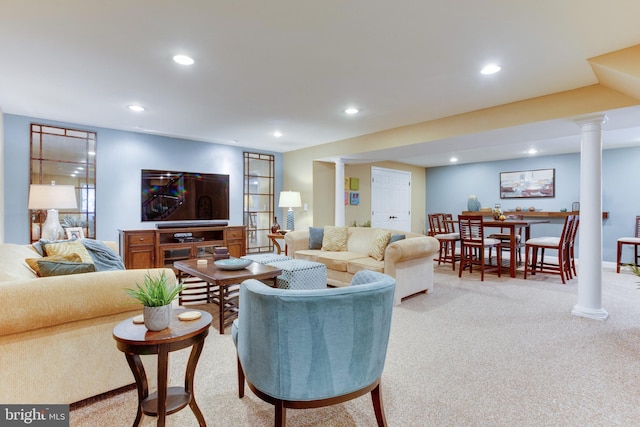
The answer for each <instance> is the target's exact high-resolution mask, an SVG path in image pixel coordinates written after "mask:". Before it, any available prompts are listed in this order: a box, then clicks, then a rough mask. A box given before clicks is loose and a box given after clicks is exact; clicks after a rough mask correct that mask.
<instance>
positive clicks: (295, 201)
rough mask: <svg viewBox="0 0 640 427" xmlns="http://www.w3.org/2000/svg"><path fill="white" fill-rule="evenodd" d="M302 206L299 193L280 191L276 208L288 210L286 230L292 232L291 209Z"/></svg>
mask: <svg viewBox="0 0 640 427" xmlns="http://www.w3.org/2000/svg"><path fill="white" fill-rule="evenodd" d="M300 206H302V202H301V201H300V193H299V192H298V191H281V192H280V201H279V203H278V207H280V208H289V210H287V230H293V229H294V228H293V227H294V226H293V208H299V207H300Z"/></svg>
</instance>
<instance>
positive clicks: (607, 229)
mask: <svg viewBox="0 0 640 427" xmlns="http://www.w3.org/2000/svg"><path fill="white" fill-rule="evenodd" d="M551 168H554V169H555V170H556V195H555V197H554V198H542V199H500V192H499V181H500V178H499V177H500V172H510V171H519V170H530V169H551ZM426 179H427V184H426V191H427V197H426V203H427V206H426V210H427V213H431V212H452V213H453V214H454V216H455V215H457V214H459V213H460V212H461V211H463V210H467V199H468V198H469V195H471V194H475V195H476V196H477V197H478V200H480V202H481V204H482V206H487V207H493V206H494V204H496V203H500V204H501V207H502V209H503V210H508V209H515V208H516V206H521V207H522V208H523V209H526V208H528V207H529V206H535V207H536V208H537V209H542V210H545V211H559V210H560V209H561V208H567V209H568V210H571V203H572V202H576V201H579V200H580V155H579V154H565V155H561V156H545V157H531V158H525V159H515V160H504V161H497V162H485V163H472V164H464V165H454V166H443V167H437V168H428V169H427V174H426ZM637 182H640V148H638V147H633V148H621V149H613V150H605V151H603V155H602V189H603V190H602V192H603V196H602V209H603V211H605V212H606V211H608V212H609V218H608V219H606V220H603V236H602V237H603V248H602V254H603V260H604V261H610V262H615V261H616V249H617V246H616V240H617V239H618V238H619V237H622V236H633V233H634V231H635V228H634V227H635V225H634V224H635V216H636V215H640V202H639V201H638V200H636V199H635V197H634V196H633V195H634V192H635V191H634V188H633V183H637ZM561 227H562V220H561V219H553V220H552V221H551V223H549V224H536V225H533V226H532V227H531V235H532V236H542V235H556V236H558V235H560V232H561ZM578 238H579V237H578ZM576 249H577V247H576ZM576 256H579V254H576ZM623 256H624V258H623V261H624V260H626V261H630V259H631V258H630V256H631V255H630V252H626V251H625V253H624V255H623Z"/></svg>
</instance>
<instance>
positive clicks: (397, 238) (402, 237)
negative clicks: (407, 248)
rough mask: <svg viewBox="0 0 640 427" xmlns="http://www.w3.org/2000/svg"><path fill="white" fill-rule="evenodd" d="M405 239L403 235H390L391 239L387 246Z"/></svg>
mask: <svg viewBox="0 0 640 427" xmlns="http://www.w3.org/2000/svg"><path fill="white" fill-rule="evenodd" d="M406 237H407V236H405V235H404V234H392V235H391V238H390V239H389V243H388V244H387V245H390V244H392V243H393V242H397V241H398V240H402V239H405V238H406Z"/></svg>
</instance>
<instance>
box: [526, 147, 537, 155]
mask: <svg viewBox="0 0 640 427" xmlns="http://www.w3.org/2000/svg"><path fill="white" fill-rule="evenodd" d="M537 153H538V150H536V149H535V148H530V149H529V150H527V154H531V155H533V154H537Z"/></svg>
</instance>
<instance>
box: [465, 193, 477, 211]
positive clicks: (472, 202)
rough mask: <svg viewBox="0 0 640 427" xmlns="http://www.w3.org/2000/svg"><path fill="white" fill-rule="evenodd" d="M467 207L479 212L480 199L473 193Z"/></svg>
mask: <svg viewBox="0 0 640 427" xmlns="http://www.w3.org/2000/svg"><path fill="white" fill-rule="evenodd" d="M467 209H468V210H469V211H471V212H478V211H479V210H480V201H479V200H478V198H477V197H476V196H474V195H473V194H472V195H470V196H469V200H468V201H467Z"/></svg>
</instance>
